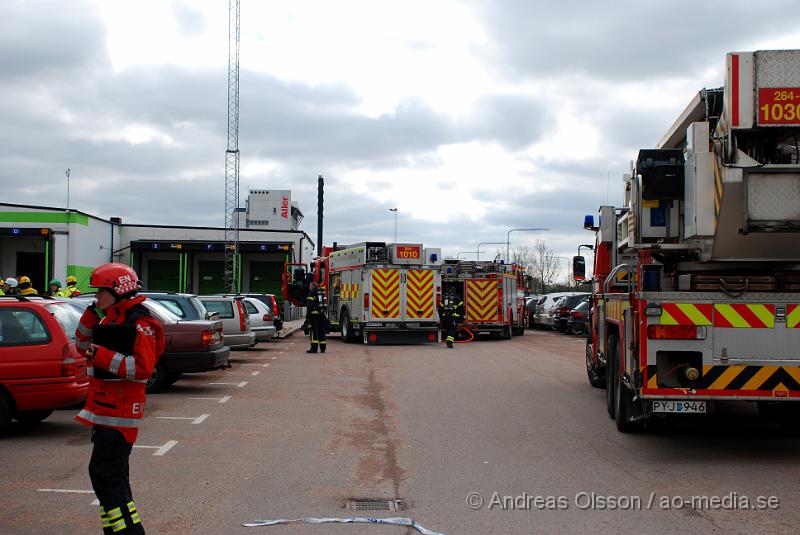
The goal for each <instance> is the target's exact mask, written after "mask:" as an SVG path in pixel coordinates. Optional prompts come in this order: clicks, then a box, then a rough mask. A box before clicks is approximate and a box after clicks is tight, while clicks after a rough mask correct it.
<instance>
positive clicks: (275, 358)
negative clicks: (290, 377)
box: [270, 357, 278, 360]
mask: <svg viewBox="0 0 800 535" xmlns="http://www.w3.org/2000/svg"><path fill="white" fill-rule="evenodd" d="M270 360H278V357H272V358H271V359H270Z"/></svg>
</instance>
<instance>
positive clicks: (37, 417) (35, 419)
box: [14, 409, 53, 424]
mask: <svg viewBox="0 0 800 535" xmlns="http://www.w3.org/2000/svg"><path fill="white" fill-rule="evenodd" d="M51 414H53V411H52V410H51V409H42V410H39V411H18V412H17V413H16V414H14V419H15V420H17V421H18V422H20V423H23V424H38V423H39V422H41V421H43V420H45V419H46V418H47V417H48V416H50V415H51Z"/></svg>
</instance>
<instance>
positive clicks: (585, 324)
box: [567, 299, 589, 334]
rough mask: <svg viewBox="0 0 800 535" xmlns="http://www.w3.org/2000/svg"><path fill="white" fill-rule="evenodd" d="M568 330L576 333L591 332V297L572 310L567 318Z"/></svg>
mask: <svg viewBox="0 0 800 535" xmlns="http://www.w3.org/2000/svg"><path fill="white" fill-rule="evenodd" d="M567 332H571V333H575V334H585V333H587V332H589V299H584V300H583V301H581V302H580V303H578V306H576V307H575V308H573V309H572V310H571V311H570V313H569V318H568V319H567Z"/></svg>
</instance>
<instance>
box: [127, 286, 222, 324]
mask: <svg viewBox="0 0 800 535" xmlns="http://www.w3.org/2000/svg"><path fill="white" fill-rule="evenodd" d="M139 293H140V294H141V295H145V296H147V298H148V299H151V300H153V301H157V302H158V303H159V304H161V305H164V306H165V307H166V308H168V309H169V311H170V312H172V313H173V314H175V315H176V316H178V317H179V318H180V319H182V320H207V319H219V318H218V317H216V316H215V315H214V313H211V312H209V311H208V310H206V307H205V305H203V302H202V301H200V299H199V298H198V297H197V296H196V295H194V294H186V293H177V292H139Z"/></svg>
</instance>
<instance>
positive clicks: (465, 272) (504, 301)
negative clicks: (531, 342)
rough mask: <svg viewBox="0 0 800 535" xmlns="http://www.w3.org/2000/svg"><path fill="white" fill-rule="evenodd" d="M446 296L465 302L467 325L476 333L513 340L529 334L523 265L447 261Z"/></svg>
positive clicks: (444, 274)
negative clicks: (449, 293) (526, 325)
mask: <svg viewBox="0 0 800 535" xmlns="http://www.w3.org/2000/svg"><path fill="white" fill-rule="evenodd" d="M441 272H442V288H443V293H445V294H446V293H447V292H448V290H450V289H453V290H454V292H455V294H456V295H458V296H460V297H461V298H462V299H463V300H464V309H465V311H466V318H465V320H464V325H465V326H466V327H467V328H468V329H469V330H470V331H471V332H472V333H473V334H489V335H492V336H495V337H499V338H506V339H508V338H511V336H512V335H514V336H519V335H522V334H524V333H525V326H524V319H525V310H524V309H525V274H524V271H523V270H522V268H521V266H517V265H515V264H514V265H508V264H502V263H498V262H470V261H464V260H445V261H444V265H443V266H442V267H441Z"/></svg>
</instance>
